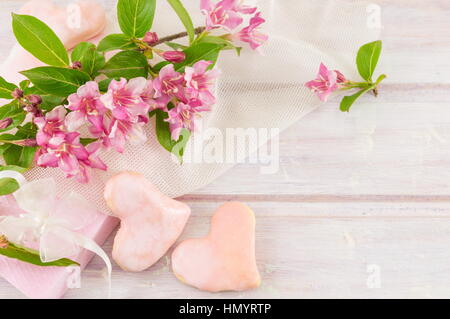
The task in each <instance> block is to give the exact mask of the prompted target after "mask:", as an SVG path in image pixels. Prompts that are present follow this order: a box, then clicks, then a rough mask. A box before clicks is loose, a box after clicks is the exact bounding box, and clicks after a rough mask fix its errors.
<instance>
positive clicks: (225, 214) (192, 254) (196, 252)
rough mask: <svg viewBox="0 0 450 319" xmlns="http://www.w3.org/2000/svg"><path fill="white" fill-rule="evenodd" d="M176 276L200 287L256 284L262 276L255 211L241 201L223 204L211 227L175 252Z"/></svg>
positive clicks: (239, 287)
mask: <svg viewBox="0 0 450 319" xmlns="http://www.w3.org/2000/svg"><path fill="white" fill-rule="evenodd" d="M172 267H173V272H174V273H175V276H176V277H177V278H178V279H179V280H180V281H182V282H184V283H186V284H188V285H191V286H194V287H196V288H198V289H200V290H205V291H210V292H219V291H229V290H234V291H243V290H248V289H253V288H256V287H258V286H259V285H260V283H261V278H260V275H259V272H258V268H257V266H256V259H255V215H254V213H253V211H252V210H251V209H250V208H249V207H247V206H245V205H244V204H241V203H237V202H236V203H227V204H224V205H222V206H221V207H219V209H218V210H217V211H216V213H215V214H214V216H213V217H212V220H211V231H210V233H209V234H208V236H206V237H204V238H200V239H188V240H185V241H184V242H182V243H181V244H180V245H179V246H178V247H177V248H176V249H175V250H174V252H173V254H172Z"/></svg>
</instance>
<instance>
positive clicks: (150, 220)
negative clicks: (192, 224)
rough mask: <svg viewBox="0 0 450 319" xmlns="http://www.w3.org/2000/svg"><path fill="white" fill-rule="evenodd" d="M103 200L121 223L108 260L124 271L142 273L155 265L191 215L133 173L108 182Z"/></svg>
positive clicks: (183, 206) (142, 177) (179, 204)
mask: <svg viewBox="0 0 450 319" xmlns="http://www.w3.org/2000/svg"><path fill="white" fill-rule="evenodd" d="M105 199H106V202H107V204H108V206H109V207H110V208H111V210H112V211H113V213H114V215H115V216H116V217H118V218H119V219H120V220H121V224H120V229H119V231H118V232H117V235H116V238H115V239H114V247H113V252H112V256H113V259H114V260H115V261H116V262H117V264H119V266H120V267H121V268H122V269H123V270H126V271H133V272H138V271H143V270H145V269H147V268H149V267H150V266H152V265H153V264H154V263H156V262H157V261H158V260H159V259H160V258H161V257H162V256H163V255H164V254H165V253H166V252H167V250H168V249H169V248H170V247H171V246H172V245H173V244H174V243H175V241H176V240H177V238H178V237H179V236H180V235H181V232H182V231H183V229H184V226H185V225H186V222H187V220H188V218H189V215H190V214H191V210H190V208H189V206H187V205H186V204H183V203H181V202H179V201H176V200H173V199H171V198H169V197H167V196H166V195H164V194H163V193H161V192H160V191H159V190H158V189H157V188H156V187H155V186H153V184H152V183H150V182H149V181H148V180H147V179H146V178H145V177H144V176H143V175H141V174H139V173H134V172H123V173H120V174H118V175H116V176H115V177H113V178H111V179H110V180H109V181H108V183H107V184H106V188H105Z"/></svg>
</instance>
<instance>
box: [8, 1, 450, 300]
mask: <svg viewBox="0 0 450 319" xmlns="http://www.w3.org/2000/svg"><path fill="white" fill-rule="evenodd" d="M21 3H23V1H22V0H3V1H2V3H1V4H0V7H1V11H2V17H3V16H5V17H6V15H7V14H9V12H10V11H11V10H12V9H15V8H17V7H19V6H20V4H21ZM374 3H377V4H379V5H381V7H382V23H383V26H384V28H383V36H382V38H383V41H384V46H385V49H384V53H383V57H382V61H381V64H380V66H379V70H380V71H383V72H385V73H387V74H388V75H389V78H388V80H387V81H386V83H384V85H383V87H382V88H381V94H380V97H379V98H378V99H374V98H373V97H372V96H368V97H364V98H363V100H362V101H361V103H359V104H358V105H357V106H356V107H355V108H354V109H353V110H352V112H351V113H350V114H343V113H341V112H340V111H339V110H338V105H337V103H328V104H326V105H324V106H323V107H321V108H320V109H318V110H317V111H315V112H313V113H311V114H310V115H308V116H307V117H305V118H304V119H303V120H301V121H300V122H299V123H297V124H296V125H295V126H294V127H292V128H291V129H289V130H288V131H286V132H284V133H283V134H282V136H281V145H280V147H281V165H282V167H281V169H280V171H279V173H278V174H276V175H260V174H258V171H259V167H257V166H254V165H250V164H241V165H238V166H236V167H235V168H234V169H233V170H232V171H230V172H229V173H227V174H226V175H225V176H223V177H222V178H220V179H218V180H216V181H215V182H214V183H213V184H211V185H209V186H207V187H205V188H203V189H201V190H199V191H197V192H195V193H193V194H190V195H187V196H184V197H183V198H182V200H184V201H186V202H187V203H189V204H190V205H191V206H192V210H193V216H192V218H191V219H190V221H189V224H188V225H187V227H186V231H185V233H184V234H183V237H182V238H187V237H198V236H202V235H204V234H206V233H207V231H208V229H209V219H210V216H211V214H212V213H213V211H214V210H215V208H216V207H217V206H218V205H219V204H220V203H223V202H224V201H228V200H239V201H243V202H245V203H248V205H250V206H251V207H252V208H253V209H254V211H255V212H256V214H257V240H256V244H257V261H258V266H259V269H260V271H261V274H262V278H263V283H262V286H261V287H260V288H259V289H257V290H253V291H249V292H245V293H220V294H209V293H204V292H200V291H197V290H196V289H193V288H190V287H187V286H185V285H183V284H181V283H180V282H179V281H178V280H177V279H176V278H175V277H174V276H173V275H172V273H171V271H170V267H169V259H168V258H163V259H162V260H161V261H160V262H159V263H158V264H157V265H155V266H154V267H152V268H150V269H149V270H147V271H145V272H142V273H138V274H135V273H125V272H123V271H121V270H120V269H119V268H118V267H115V269H114V272H113V291H112V296H113V297H116V298H222V297H226V298H279V297H280V298H281V297H284V298H315V297H337V298H347V297H354V298H364V297H374V298H383V297H407V298H412V297H445V298H449V297H450V170H449V169H450V31H449V30H450V19H448V17H449V16H450V2H449V1H448V0H430V1H421V0H396V1H389V0H379V1H374ZM9 32H10V28H9V26H6V25H3V26H2V27H1V30H0V34H1V39H2V42H3V44H2V46H1V51H0V57H1V58H4V57H5V55H6V53H7V51H8V45H6V44H8V43H12V41H13V39H12V34H10V33H9ZM5 39H6V40H5ZM255 176H257V177H255ZM255 178H257V180H255ZM111 245H112V237H111V238H110V239H109V240H108V242H107V244H106V245H105V249H106V251H107V252H108V253H109V252H110V251H111ZM102 268H103V264H102V262H101V260H100V259H99V258H95V259H94V260H93V262H92V263H91V264H90V265H89V266H88V268H87V270H86V271H85V272H84V273H83V278H82V288H81V289H78V290H71V291H70V292H69V293H68V294H67V296H66V297H67V298H95V297H100V298H101V297H104V296H105V293H106V292H105V291H106V290H105V289H106V287H105V284H104V282H103V281H102V280H101V278H100V277H101V276H100V270H101V269H102ZM20 297H22V295H21V293H19V292H18V291H16V290H15V289H14V288H13V287H11V286H10V285H9V284H8V283H6V282H5V281H3V280H2V279H0V299H1V298H20Z"/></svg>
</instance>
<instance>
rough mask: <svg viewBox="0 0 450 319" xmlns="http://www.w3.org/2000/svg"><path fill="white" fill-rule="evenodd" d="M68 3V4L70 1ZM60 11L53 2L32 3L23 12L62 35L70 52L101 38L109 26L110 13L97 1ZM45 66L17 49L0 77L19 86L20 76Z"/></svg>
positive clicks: (81, 1)
mask: <svg viewBox="0 0 450 319" xmlns="http://www.w3.org/2000/svg"><path fill="white" fill-rule="evenodd" d="M67 2H68V1H67ZM70 2H71V3H70V4H68V5H67V6H64V7H60V6H58V5H56V4H54V3H53V2H52V1H51V0H32V1H29V2H27V3H26V4H25V5H24V6H23V7H22V8H21V9H20V11H19V13H20V14H25V15H32V16H34V17H36V18H38V19H40V20H42V21H43V22H45V23H46V24H47V25H48V26H50V28H52V30H53V31H54V32H55V33H56V34H57V35H58V37H59V38H60V40H61V41H62V43H63V44H64V46H65V47H66V49H68V50H69V49H72V48H74V47H75V46H76V45H77V44H78V43H80V42H82V41H88V40H89V39H91V38H93V37H95V36H97V35H99V34H101V33H102V31H103V30H104V29H105V26H106V22H107V20H106V13H105V10H104V8H103V7H102V6H101V5H100V4H99V3H98V2H97V1H90V0H79V1H77V2H72V1H70ZM42 65H43V63H42V62H40V61H39V60H38V59H36V58H35V57H34V56H32V55H31V54H30V53H28V52H27V51H25V50H24V49H23V48H22V47H21V46H19V45H15V46H14V48H13V50H12V51H11V53H10V54H9V56H8V58H7V59H6V60H5V61H4V62H3V63H2V65H1V68H0V76H2V77H3V78H5V79H6V80H7V81H9V82H12V83H19V82H20V81H22V80H23V79H24V76H23V75H21V74H20V73H19V72H20V71H23V70H28V69H32V68H35V67H38V66H42Z"/></svg>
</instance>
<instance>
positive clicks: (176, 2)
mask: <svg viewBox="0 0 450 319" xmlns="http://www.w3.org/2000/svg"><path fill="white" fill-rule="evenodd" d="M167 2H169V4H170V5H171V6H172V8H173V10H175V12H176V13H177V15H178V17H179V18H180V20H181V22H182V23H183V25H184V27H185V28H186V31H187V33H188V35H189V43H192V42H193V41H194V38H195V28H194V24H193V23H192V19H191V17H190V16H189V13H188V12H187V11H186V8H185V7H184V6H183V4H182V3H181V1H180V0H167Z"/></svg>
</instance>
